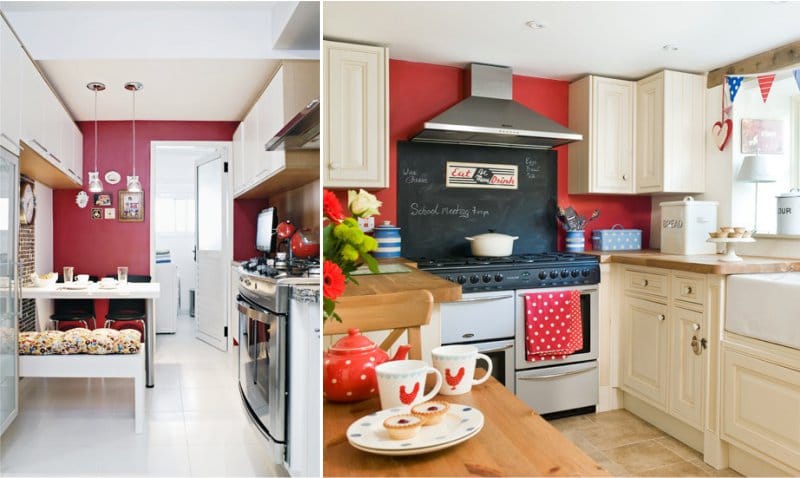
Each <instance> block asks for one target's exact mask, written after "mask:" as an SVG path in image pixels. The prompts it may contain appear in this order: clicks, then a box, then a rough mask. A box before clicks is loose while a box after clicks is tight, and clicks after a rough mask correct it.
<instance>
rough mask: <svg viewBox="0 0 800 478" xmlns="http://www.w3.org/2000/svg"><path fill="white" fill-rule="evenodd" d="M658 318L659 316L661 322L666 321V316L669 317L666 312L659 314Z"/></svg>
mask: <svg viewBox="0 0 800 478" xmlns="http://www.w3.org/2000/svg"><path fill="white" fill-rule="evenodd" d="M657 318H658V320H660V321H661V322H664V320H666V318H667V317H666V316H665V315H664V314H658V316H657Z"/></svg>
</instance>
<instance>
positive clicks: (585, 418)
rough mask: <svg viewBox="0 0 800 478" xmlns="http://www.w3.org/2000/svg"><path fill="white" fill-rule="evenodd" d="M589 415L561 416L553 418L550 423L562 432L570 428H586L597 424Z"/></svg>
mask: <svg viewBox="0 0 800 478" xmlns="http://www.w3.org/2000/svg"><path fill="white" fill-rule="evenodd" d="M589 417H590V415H578V416H575V417H567V418H559V419H558V420H551V421H550V424H551V425H553V427H555V428H556V429H557V430H558V431H561V432H564V431H568V430H584V429H586V428H589V427H592V426H594V424H595V422H594V420H592V419H591V418H589Z"/></svg>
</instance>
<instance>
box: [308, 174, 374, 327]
mask: <svg viewBox="0 0 800 478" xmlns="http://www.w3.org/2000/svg"><path fill="white" fill-rule="evenodd" d="M381 204H382V203H381V201H378V199H377V198H376V197H375V196H373V195H372V194H370V193H368V192H366V191H364V190H363V189H361V190H359V191H358V192H355V191H348V192H347V208H348V210H349V212H350V214H352V216H351V217H346V216H345V213H344V211H343V209H342V205H341V204H340V203H339V200H338V199H337V198H336V195H335V194H334V193H333V192H331V191H329V190H327V189H325V190H323V193H322V215H323V219H324V220H325V221H326V222H327V224H326V225H325V227H324V229H323V232H322V256H323V258H324V260H325V261H324V262H323V264H322V300H323V303H322V310H323V320H328V319H330V318H333V319H336V320H338V321H339V322H341V321H342V319H341V317H339V314H337V313H336V312H335V308H336V299H338V298H339V297H341V295H342V294H343V293H344V289H345V287H346V285H347V283H348V282H352V283H354V284H358V282H357V281H356V280H355V279H354V278H353V276H352V272H353V271H354V270H356V268H358V267H359V266H360V265H361V264H366V265H367V267H369V270H370V271H372V272H373V273H377V272H378V262H377V261H376V260H375V258H374V257H372V256H371V255H370V254H369V253H370V252H372V251H374V250H376V249H377V248H378V242H377V241H376V240H375V239H374V238H372V237H370V236H368V235H366V234H364V232H363V231H362V230H361V228H360V227H359V226H358V219H357V218H360V217H362V218H366V217H371V216H375V215H377V214H378V208H379V207H380V206H381Z"/></svg>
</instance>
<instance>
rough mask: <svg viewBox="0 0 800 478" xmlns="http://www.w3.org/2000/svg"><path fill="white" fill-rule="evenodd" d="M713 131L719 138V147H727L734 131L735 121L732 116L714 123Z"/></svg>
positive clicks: (722, 148)
mask: <svg viewBox="0 0 800 478" xmlns="http://www.w3.org/2000/svg"><path fill="white" fill-rule="evenodd" d="M711 132H712V133H714V136H716V138H717V142H716V144H717V148H719V150H720V151H723V150H724V149H725V146H726V145H727V144H728V141H729V140H730V139H731V133H733V121H731V119H730V118H728V119H726V120H724V121H717V122H716V123H714V126H712V127H711Z"/></svg>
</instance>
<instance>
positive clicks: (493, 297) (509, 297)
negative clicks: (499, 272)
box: [456, 295, 514, 303]
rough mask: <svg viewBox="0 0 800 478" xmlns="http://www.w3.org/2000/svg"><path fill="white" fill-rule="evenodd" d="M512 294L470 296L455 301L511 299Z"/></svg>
mask: <svg viewBox="0 0 800 478" xmlns="http://www.w3.org/2000/svg"><path fill="white" fill-rule="evenodd" d="M513 298H514V296H513V295H493V296H491V297H470V298H467V299H459V300H457V301H456V303H459V302H491V301H494V300H503V299H513Z"/></svg>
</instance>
